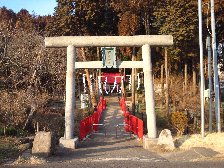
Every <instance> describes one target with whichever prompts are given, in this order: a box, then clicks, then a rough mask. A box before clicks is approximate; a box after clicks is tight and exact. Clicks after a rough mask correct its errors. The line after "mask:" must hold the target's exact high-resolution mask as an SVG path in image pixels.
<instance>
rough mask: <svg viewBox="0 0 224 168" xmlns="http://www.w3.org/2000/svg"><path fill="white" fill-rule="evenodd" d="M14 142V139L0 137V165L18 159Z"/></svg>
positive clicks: (17, 150)
mask: <svg viewBox="0 0 224 168" xmlns="http://www.w3.org/2000/svg"><path fill="white" fill-rule="evenodd" d="M14 142H15V139H14V138H11V137H0V164H1V163H3V162H5V161H7V160H10V159H15V158H16V157H18V154H19V149H18V147H17V146H16V145H15V143H14Z"/></svg>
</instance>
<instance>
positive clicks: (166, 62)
mask: <svg viewBox="0 0 224 168" xmlns="http://www.w3.org/2000/svg"><path fill="white" fill-rule="evenodd" d="M167 57H168V56H167V47H165V73H166V115H167V117H168V116H169V82H168V79H169V75H168V59H167Z"/></svg>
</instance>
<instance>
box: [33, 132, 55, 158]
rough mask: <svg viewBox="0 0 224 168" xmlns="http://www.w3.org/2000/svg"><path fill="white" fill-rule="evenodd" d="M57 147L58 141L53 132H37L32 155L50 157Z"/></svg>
mask: <svg viewBox="0 0 224 168" xmlns="http://www.w3.org/2000/svg"><path fill="white" fill-rule="evenodd" d="M55 146H56V141H55V137H54V135H53V133H52V132H44V131H40V132H37V133H36V136H35V138H34V141H33V148H32V154H33V155H37V156H40V157H48V156H50V155H51V154H53V153H54V151H55Z"/></svg>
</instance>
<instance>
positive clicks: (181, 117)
mask: <svg viewBox="0 0 224 168" xmlns="http://www.w3.org/2000/svg"><path fill="white" fill-rule="evenodd" d="M187 123H188V119H187V116H186V115H185V114H184V113H183V112H178V111H177V112H173V113H171V124H172V126H173V127H174V128H175V129H176V130H177V136H181V135H183V133H184V130H185V129H186V127H187Z"/></svg>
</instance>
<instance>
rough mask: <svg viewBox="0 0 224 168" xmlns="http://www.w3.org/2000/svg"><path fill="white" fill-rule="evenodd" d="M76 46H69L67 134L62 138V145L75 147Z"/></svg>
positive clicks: (66, 106)
mask: <svg viewBox="0 0 224 168" xmlns="http://www.w3.org/2000/svg"><path fill="white" fill-rule="evenodd" d="M75 57H76V52H75V47H74V46H72V45H69V46H68V47H67V72H66V97H65V101H66V102H65V136H64V137H62V138H61V139H60V146H61V147H65V148H71V149H74V148H75V146H76V141H77V138H74V113H75Z"/></svg>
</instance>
